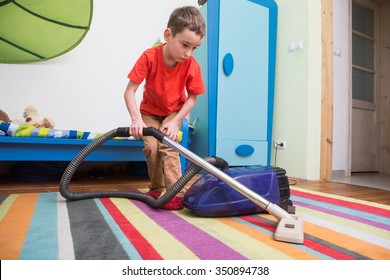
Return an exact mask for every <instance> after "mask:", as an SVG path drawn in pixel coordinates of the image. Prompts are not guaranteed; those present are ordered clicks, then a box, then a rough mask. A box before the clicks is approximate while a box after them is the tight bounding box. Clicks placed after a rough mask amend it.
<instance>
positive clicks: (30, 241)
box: [19, 193, 58, 260]
mask: <svg viewBox="0 0 390 280" xmlns="http://www.w3.org/2000/svg"><path fill="white" fill-rule="evenodd" d="M53 202H54V203H53ZM55 202H57V194H56V193H41V194H40V195H39V198H38V201H37V204H36V207H35V210H34V214H33V216H32V219H31V224H30V227H29V228H28V232H27V235H26V238H25V240H24V244H23V249H22V251H21V254H20V256H19V259H21V260H57V259H58V240H57V203H55Z"/></svg>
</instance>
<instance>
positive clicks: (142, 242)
mask: <svg viewBox="0 0 390 280" xmlns="http://www.w3.org/2000/svg"><path fill="white" fill-rule="evenodd" d="M116 200H118V199H108V198H103V199H101V201H102V203H103V205H104V206H105V207H106V209H107V210H108V212H109V213H110V214H111V215H112V217H113V219H114V220H115V222H116V223H117V224H118V226H119V227H120V228H121V230H122V232H123V233H124V235H125V236H126V237H127V238H128V239H129V241H130V242H131V243H132V244H133V246H134V247H135V248H136V250H137V251H138V252H139V254H140V256H141V258H142V259H146V260H161V259H162V257H161V256H160V254H159V253H158V252H157V251H156V250H155V249H154V248H153V246H152V245H151V244H150V243H149V241H148V240H147V239H146V238H144V237H143V236H142V234H140V233H139V231H138V230H137V229H136V228H135V227H134V225H133V224H132V223H131V222H130V221H129V220H128V219H127V218H126V217H125V215H126V210H125V209H121V210H120V209H118V207H117V206H116V205H115V204H114V203H113V201H116Z"/></svg>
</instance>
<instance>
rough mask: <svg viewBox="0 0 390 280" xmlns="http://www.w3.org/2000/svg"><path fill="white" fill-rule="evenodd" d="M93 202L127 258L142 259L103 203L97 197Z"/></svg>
mask: <svg viewBox="0 0 390 280" xmlns="http://www.w3.org/2000/svg"><path fill="white" fill-rule="evenodd" d="M95 202H96V205H97V206H98V208H99V210H100V212H101V213H102V215H103V217H104V219H105V220H106V222H107V225H108V226H109V227H110V228H111V230H112V232H113V233H114V234H115V236H116V238H117V239H118V241H119V243H120V244H121V245H122V247H123V249H124V250H125V252H126V254H127V256H128V257H129V259H130V260H142V258H141V256H140V254H139V253H138V251H137V250H136V249H135V248H134V246H133V244H131V243H130V242H129V240H128V239H127V237H126V236H125V235H124V234H123V232H122V231H121V229H120V227H119V226H118V225H117V224H116V223H115V220H114V219H113V218H112V216H111V215H110V213H109V212H108V211H107V209H106V208H105V207H104V205H103V203H102V202H101V201H100V200H98V199H96V200H95Z"/></svg>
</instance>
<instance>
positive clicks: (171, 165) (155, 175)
mask: <svg viewBox="0 0 390 280" xmlns="http://www.w3.org/2000/svg"><path fill="white" fill-rule="evenodd" d="M175 115H176V113H173V114H171V115H169V116H167V117H158V116H147V115H142V119H143V121H144V123H145V124H146V125H147V126H148V127H155V128H157V129H158V128H159V127H160V126H161V125H163V124H165V123H167V122H168V121H169V120H171V119H172V118H173V117H174V116H175ZM180 125H181V124H180ZM144 143H145V147H144V153H145V157H146V163H147V165H148V174H149V178H150V183H151V185H150V189H160V190H159V191H163V189H166V190H169V189H170V187H172V185H173V184H175V183H176V182H177V180H179V178H180V177H181V175H182V174H181V165H180V157H179V153H178V152H176V151H175V150H173V149H172V148H170V147H168V146H167V145H166V144H163V143H161V142H160V141H158V140H157V139H156V138H154V137H153V136H145V137H144ZM183 194H184V193H183V192H182V193H180V194H178V196H183Z"/></svg>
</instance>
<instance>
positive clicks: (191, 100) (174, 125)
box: [160, 94, 198, 141]
mask: <svg viewBox="0 0 390 280" xmlns="http://www.w3.org/2000/svg"><path fill="white" fill-rule="evenodd" d="M197 99H198V96H197V95H195V94H189V95H188V98H187V101H186V102H185V103H184V104H183V107H182V108H181V109H180V111H179V112H178V113H177V115H176V116H175V117H174V118H173V119H172V120H170V121H169V122H167V123H166V124H165V125H163V126H162V127H160V130H161V132H163V133H165V135H167V136H168V137H169V138H170V139H171V140H173V141H177V138H178V136H177V133H178V131H179V123H181V122H182V121H183V119H184V118H185V117H186V116H187V115H188V114H189V113H190V112H191V110H192V108H194V106H195V104H196V100H197Z"/></svg>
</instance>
